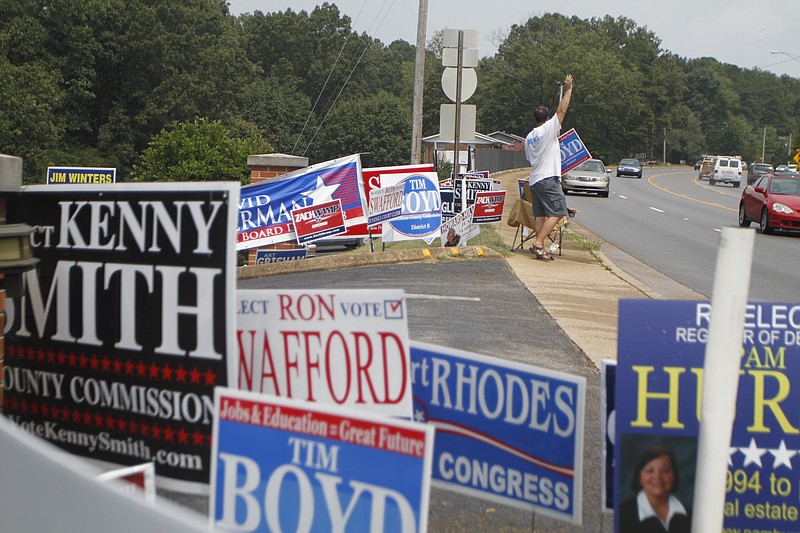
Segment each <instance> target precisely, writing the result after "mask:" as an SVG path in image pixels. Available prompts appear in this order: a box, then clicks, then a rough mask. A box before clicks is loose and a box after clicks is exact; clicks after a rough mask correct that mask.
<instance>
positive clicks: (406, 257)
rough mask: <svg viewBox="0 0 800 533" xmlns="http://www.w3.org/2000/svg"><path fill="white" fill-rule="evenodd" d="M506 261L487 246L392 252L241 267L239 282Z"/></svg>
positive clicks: (238, 276)
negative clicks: (330, 272) (338, 271)
mask: <svg viewBox="0 0 800 533" xmlns="http://www.w3.org/2000/svg"><path fill="white" fill-rule="evenodd" d="M475 259H504V257H503V255H502V254H500V252H497V251H495V250H493V249H491V248H487V247H485V246H459V247H454V248H414V249H410V250H389V251H384V252H368V253H357V254H345V253H338V254H331V255H325V256H322V257H314V258H311V259H310V260H309V259H305V260H301V261H283V262H280V263H268V264H264V265H253V266H243V267H238V268H237V271H236V279H237V280H246V279H254V278H262V277H265V276H274V275H278V274H296V273H301V272H319V271H322V270H336V269H340V268H357V267H363V266H376V265H394V264H397V263H436V262H439V261H453V260H475Z"/></svg>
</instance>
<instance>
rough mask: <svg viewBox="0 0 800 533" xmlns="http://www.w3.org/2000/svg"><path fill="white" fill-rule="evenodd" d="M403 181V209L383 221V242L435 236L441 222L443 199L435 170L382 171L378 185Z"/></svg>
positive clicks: (386, 185) (389, 184)
mask: <svg viewBox="0 0 800 533" xmlns="http://www.w3.org/2000/svg"><path fill="white" fill-rule="evenodd" d="M401 183H402V184H403V209H402V212H401V215H400V216H399V217H396V218H393V219H392V220H389V221H387V222H386V223H385V224H383V233H382V235H381V238H382V240H383V241H384V242H393V241H406V240H413V239H425V238H431V239H433V238H434V237H438V235H439V226H441V225H442V199H441V196H440V194H439V177H438V176H437V175H436V173H435V172H420V173H412V174H384V175H381V185H382V186H384V187H388V186H391V185H397V184H401Z"/></svg>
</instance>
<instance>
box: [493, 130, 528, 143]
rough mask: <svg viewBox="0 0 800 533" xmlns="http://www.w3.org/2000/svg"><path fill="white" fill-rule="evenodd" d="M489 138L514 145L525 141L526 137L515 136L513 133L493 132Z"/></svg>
mask: <svg viewBox="0 0 800 533" xmlns="http://www.w3.org/2000/svg"><path fill="white" fill-rule="evenodd" d="M488 136H489V137H491V138H492V139H498V140H501V141H505V142H508V143H512V144H514V143H521V142H524V141H525V138H524V137H520V136H519V135H514V134H513V133H506V132H504V131H493V132H492V133H490V134H489V135H488Z"/></svg>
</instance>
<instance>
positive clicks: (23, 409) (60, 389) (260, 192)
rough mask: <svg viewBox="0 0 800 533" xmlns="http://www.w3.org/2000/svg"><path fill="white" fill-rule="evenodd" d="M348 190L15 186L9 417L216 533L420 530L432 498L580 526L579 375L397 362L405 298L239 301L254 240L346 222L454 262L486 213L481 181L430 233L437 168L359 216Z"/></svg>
mask: <svg viewBox="0 0 800 533" xmlns="http://www.w3.org/2000/svg"><path fill="white" fill-rule="evenodd" d="M409 170H410V171H409ZM54 175H56V174H54ZM360 175H361V169H360V162H359V160H358V156H355V157H353V158H343V159H340V160H336V161H333V162H328V163H324V164H321V165H317V166H315V167H311V168H309V169H306V170H305V171H304V172H302V173H299V174H298V175H297V176H294V178H295V179H293V180H288V179H287V180H278V185H276V186H275V188H267V189H265V188H263V187H251V188H247V187H245V188H242V189H241V193H242V194H241V196H240V194H239V193H240V189H239V187H238V186H235V185H232V184H224V183H214V184H186V185H185V186H184V187H182V188H180V189H179V190H176V189H174V188H171V187H169V186H167V185H154V184H147V185H144V184H120V185H103V184H93V185H88V184H86V185H77V184H72V185H53V184H50V185H47V186H33V187H28V188H26V189H25V190H24V191H22V192H21V193H19V195H18V197H17V198H15V201H14V202H9V209H8V220H9V222H11V223H26V224H29V225H31V226H33V227H34V232H33V236H32V244H33V247H34V249H35V254H36V256H37V257H38V258H39V259H40V260H41V263H40V265H39V267H38V270H37V271H32V272H29V273H27V274H25V289H24V291H25V294H24V297H23V298H20V299H18V300H10V299H9V300H8V301H7V307H6V309H7V314H8V323H9V331H12V332H13V335H10V336H9V337H7V339H6V350H7V354H6V360H5V368H4V372H3V375H4V380H5V391H6V392H5V397H4V405H3V407H4V414H5V415H6V416H7V417H8V418H9V419H11V420H12V421H13V422H14V423H15V424H16V425H18V426H20V427H21V428H23V429H24V430H26V431H27V432H29V433H32V434H35V435H38V436H40V437H43V438H44V439H46V440H47V441H49V442H51V443H52V444H55V445H56V446H58V447H60V448H62V449H64V450H66V451H68V452H70V453H73V454H75V455H79V456H83V457H85V458H87V459H89V460H91V461H99V462H102V464H104V465H108V464H112V465H118V466H120V467H121V468H122V469H123V470H122V472H125V473H127V472H128V471H129V470H130V467H136V469H137V471H136V473H135V474H136V476H139V477H142V479H143V480H144V476H145V474H142V473H141V472H140V471H139V470H138V469H142V468H143V470H142V471H143V472H149V474H147V475H149V478H147V479H149V480H150V481H147V490H149V491H152V478H153V474H155V477H156V479H157V482H158V484H159V485H160V486H161V487H164V488H167V489H170V490H176V491H182V492H190V493H199V494H203V493H209V494H210V496H211V501H210V504H211V505H210V516H209V520H210V522H211V525H212V526H213V527H214V528H218V529H220V530H236V531H240V530H247V531H289V530H300V531H330V530H342V531H345V530H347V531H376V532H377V531H403V532H406V531H425V529H426V525H427V514H428V500H429V492H430V485H431V483H432V482H433V483H435V484H437V485H439V486H441V487H443V488H445V489H447V490H454V491H457V492H462V493H466V494H472V495H474V496H477V497H480V498H484V499H487V500H490V501H493V502H497V503H503V504H507V505H512V506H517V507H522V508H524V509H529V510H531V511H533V510H535V511H536V512H541V513H544V514H547V515H550V516H553V517H556V518H559V519H563V520H566V521H569V522H572V523H579V522H580V516H581V486H582V485H581V484H582V450H583V426H584V420H583V416H584V415H583V412H584V396H585V383H584V380H583V378H576V377H573V376H569V375H567V374H562V373H558V372H551V371H546V370H544V369H539V368H535V367H531V366H527V365H522V364H516V363H508V362H504V361H502V360H499V359H496V358H492V357H487V356H482V355H479V354H472V353H469V352H457V351H453V350H449V349H447V348H443V347H437V346H433V345H423V344H413V343H411V341H410V339H409V334H408V310H407V307H406V299H405V298H406V297H405V294H404V292H403V291H402V290H397V289H384V290H355V289H335V290H333V289H332V290H238V291H237V290H236V289H235V270H234V267H233V265H235V260H234V256H235V252H236V249H244V248H247V247H250V246H251V245H252V244H253V243H260V244H263V243H266V242H278V241H280V240H282V239H285V238H287V235H291V237H290V238H291V239H295V240H297V241H298V242H312V241H314V240H316V239H318V238H322V237H323V236H329V235H334V234H339V232H340V231H342V229H343V228H346V227H349V226H350V225H351V224H363V225H365V226H369V227H377V226H378V225H380V226H381V233H382V235H384V236H385V238H387V239H388V240H401V239H404V238H425V239H431V241H432V240H433V239H435V238H437V237H440V238H441V237H442V236H443V235H445V234H446V232H447V231H448V230H449V229H456V230H458V231H459V232H460V234H461V235H460V238H461V242H462V244H463V243H464V242H466V241H467V240H469V239H470V238H471V237H472V236H473V235H474V234H476V233H477V228H478V226H477V225H476V224H477V223H486V222H495V221H497V220H499V217H500V216H501V214H502V206H503V203H504V200H505V191H499V190H497V188H498V187H497V183H496V182H495V181H493V180H490V179H488V176H486V175H483V174H481V175H473V176H461V177H459V178H458V179H456V180H454V182H455V183H454V184H455V185H456V188H458V190H459V191H460V192H459V193H458V194H456V193H455V192H454V194H453V200H454V201H455V200H456V199H457V200H459V201H460V202H461V203H462V205H463V206H464V209H462V210H461V211H459V212H458V213H455V214H454V216H453V217H452V218H450V219H449V220H447V221H446V223H445V224H446V225H443V224H442V197H441V191H440V188H439V181H438V177H437V176H436V174H435V173H434V172H430V171H424V170H422V171H421V170H420V169H416V168H414V169H407V168H401V169H399V170H398V169H392V168H389V169H383V170H382V171H380V173H379V174H377V175H373V176H372V177H373V178H376V179H375V183H373V185H375V186H374V187H371V188H370V200H371V201H370V204H369V205H366V206H365V205H364V204H363V202H362V199H363V197H364V194H363V190H364V187H365V185H364V183H362V182H361V181H360V180H354V179H353V178H354V177H358V176H360ZM57 179H58V178H57ZM451 185H452V184H451ZM476 213H478V215H476ZM303 251H304V250H303ZM262 252H263V251H262ZM281 252H284V251H281V250H270V251H269V252H268V253H262V254H260V255H259V256H258V260H259V261H260V262H262V263H267V262H274V261H288V260H296V259H297V258H298V257H299V256H298V255H295V254H296V252H297V251H294V250H290V251H285V252H287V253H281ZM434 435H436V438H435V439H434ZM143 464H144V465H146V466H144V467H142V465H143ZM126 475H127V474H126ZM137 479H138V478H137ZM136 482H137V483H138V481H136ZM142 483H144V481H142Z"/></svg>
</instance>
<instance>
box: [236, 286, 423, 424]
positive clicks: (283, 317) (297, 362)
mask: <svg viewBox="0 0 800 533" xmlns="http://www.w3.org/2000/svg"><path fill="white" fill-rule="evenodd" d="M236 321H237V322H236V327H237V338H238V346H239V365H240V368H239V371H240V374H239V388H240V389H243V390H251V391H256V392H265V393H268V394H274V395H276V396H284V397H286V398H294V399H298V400H303V401H308V402H324V403H330V404H339V405H352V406H358V407H360V408H363V409H365V410H368V411H372V412H375V413H381V414H387V415H392V416H404V417H408V418H410V417H411V402H412V400H411V378H410V368H411V366H410V362H409V354H408V315H407V313H406V303H405V293H404V292H403V291H402V290H399V289H382V290H378V289H370V290H365V289H337V290H240V291H238V292H237V302H236Z"/></svg>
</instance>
